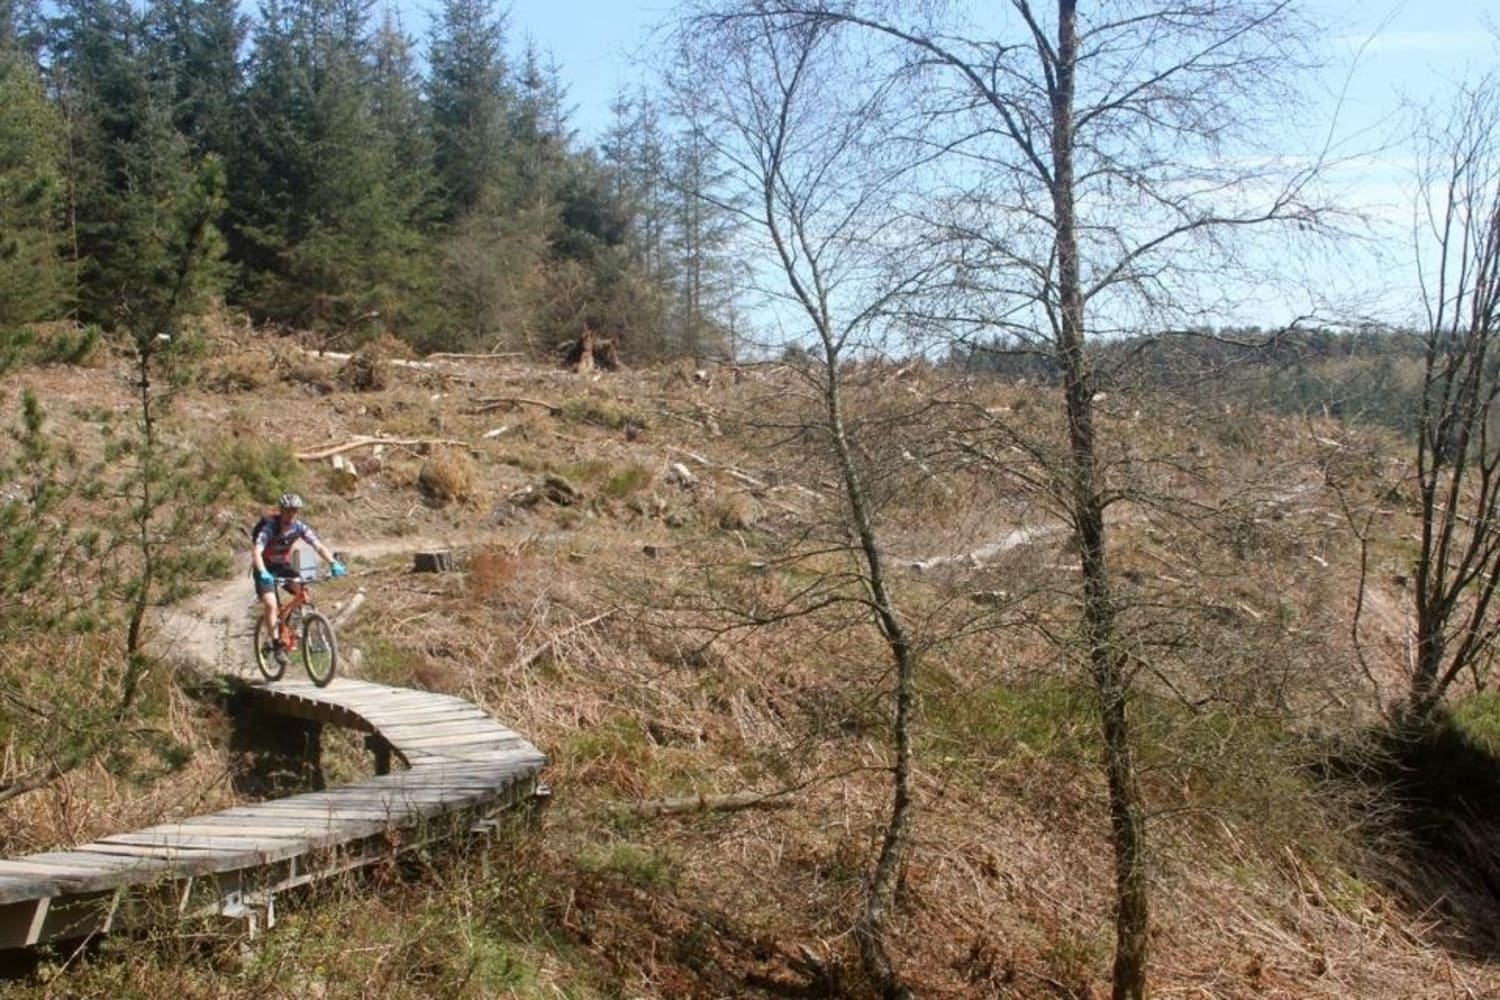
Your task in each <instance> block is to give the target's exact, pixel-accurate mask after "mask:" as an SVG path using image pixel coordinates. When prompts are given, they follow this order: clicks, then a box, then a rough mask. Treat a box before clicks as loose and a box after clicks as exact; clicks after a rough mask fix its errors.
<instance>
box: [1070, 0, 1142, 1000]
mask: <svg viewBox="0 0 1500 1000" xmlns="http://www.w3.org/2000/svg"><path fill="white" fill-rule="evenodd" d="M1057 8H1058V27H1057V35H1058V46H1057V73H1056V78H1055V80H1054V83H1053V86H1052V88H1051V98H1052V109H1051V110H1052V162H1053V178H1052V181H1053V183H1052V199H1053V211H1054V213H1055V218H1056V223H1057V237H1056V239H1057V281H1058V295H1059V309H1058V313H1059V315H1058V326H1057V353H1058V356H1059V357H1058V359H1059V361H1060V362H1061V366H1062V369H1063V389H1064V399H1065V405H1066V409H1067V421H1068V439H1069V447H1070V452H1071V455H1070V457H1071V464H1072V470H1071V472H1072V475H1071V482H1070V484H1069V488H1070V492H1071V497H1070V499H1071V505H1072V508H1073V529H1074V531H1075V532H1076V534H1077V537H1078V547H1079V562H1080V568H1081V570H1082V573H1083V589H1084V599H1083V635H1084V640H1085V643H1086V645H1087V650H1088V660H1089V669H1090V671H1091V672H1092V675H1093V681H1094V688H1095V691H1096V694H1097V696H1098V699H1099V723H1100V731H1101V732H1102V734H1103V738H1104V770H1105V775H1106V778H1107V780H1108V784H1109V818H1110V833H1111V839H1112V841H1113V846H1114V854H1115V964H1114V973H1113V988H1112V994H1111V995H1112V996H1113V998H1114V1000H1143V998H1144V997H1145V996H1146V965H1147V955H1148V949H1149V938H1148V932H1149V929H1150V908H1149V889H1148V885H1147V880H1146V864H1145V859H1146V826H1145V814H1144V809H1143V808H1142V803H1141V793H1140V788H1139V786H1138V785H1137V783H1136V779H1135V760H1134V757H1133V754H1132V749H1131V737H1130V718H1129V712H1128V707H1129V699H1128V688H1129V681H1128V673H1127V664H1126V661H1125V658H1124V656H1123V655H1122V654H1121V652H1120V650H1119V648H1118V643H1117V636H1116V621H1115V604H1114V594H1113V592H1112V589H1111V585H1110V579H1109V566H1108V561H1107V549H1106V544H1105V541H1106V540H1105V528H1104V499H1103V496H1102V493H1101V490H1100V488H1099V483H1098V450H1097V443H1096V440H1095V436H1094V413H1093V407H1094V403H1093V395H1094V390H1093V377H1092V373H1091V372H1090V370H1089V367H1088V359H1087V357H1086V355H1085V351H1084V346H1085V344H1084V336H1085V325H1084V306H1085V303H1084V298H1083V288H1082V283H1081V279H1080V275H1079V262H1078V225H1077V216H1076V213H1075V210H1074V202H1073V198H1074V175H1073V85H1074V70H1075V64H1076V59H1077V51H1078V33H1077V2H1076V0H1058V5H1057Z"/></svg>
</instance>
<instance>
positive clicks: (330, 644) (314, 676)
mask: <svg viewBox="0 0 1500 1000" xmlns="http://www.w3.org/2000/svg"><path fill="white" fill-rule="evenodd" d="M338 661H339V644H338V640H337V639H335V638H334V637H333V623H332V622H330V621H329V620H328V619H327V618H325V617H323V616H322V615H321V614H319V613H318V612H316V611H308V612H306V613H305V614H304V615H303V616H302V665H303V666H304V667H306V668H307V677H308V679H309V680H311V681H312V682H313V683H314V684H316V685H317V686H318V687H326V686H327V685H328V682H329V681H331V680H333V672H334V670H335V668H337V666H338Z"/></svg>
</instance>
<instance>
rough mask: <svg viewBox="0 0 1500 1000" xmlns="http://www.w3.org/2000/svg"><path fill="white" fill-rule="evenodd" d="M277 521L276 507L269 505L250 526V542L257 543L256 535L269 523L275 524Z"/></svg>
mask: <svg viewBox="0 0 1500 1000" xmlns="http://www.w3.org/2000/svg"><path fill="white" fill-rule="evenodd" d="M275 523H276V511H275V509H274V508H271V507H267V508H266V511H265V513H263V514H261V516H260V517H259V518H257V519H256V521H255V523H254V524H252V525H250V528H249V531H250V544H252V545H253V544H255V536H256V535H258V534H260V529H262V528H264V527H265V526H266V525H267V524H275Z"/></svg>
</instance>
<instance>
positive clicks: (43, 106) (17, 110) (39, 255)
mask: <svg viewBox="0 0 1500 1000" xmlns="http://www.w3.org/2000/svg"><path fill="white" fill-rule="evenodd" d="M63 151H64V146H63V142H62V122H61V119H60V118H59V116H58V114H57V112H56V110H55V109H54V108H53V107H52V106H51V105H50V104H49V103H48V102H47V99H46V96H45V95H44V94H43V92H42V83H41V79H40V77H39V76H38V74H37V72H36V70H35V68H34V67H33V66H32V65H31V64H30V61H29V60H28V59H27V58H26V57H25V56H23V55H22V54H21V53H20V52H19V51H17V50H15V49H8V48H6V47H5V45H4V43H0V334H3V333H5V332H6V331H10V330H14V329H15V328H16V327H19V326H20V325H22V324H24V323H29V322H32V321H34V320H39V319H46V318H50V317H54V316H56V315H58V314H59V312H60V311H61V309H62V305H63V302H64V300H65V298H66V293H67V290H68V272H67V269H66V267H65V265H64V264H63V261H62V255H61V249H62V248H61V231H60V224H59V217H58V208H59V206H60V204H61V197H62V192H63V177H62V157H63Z"/></svg>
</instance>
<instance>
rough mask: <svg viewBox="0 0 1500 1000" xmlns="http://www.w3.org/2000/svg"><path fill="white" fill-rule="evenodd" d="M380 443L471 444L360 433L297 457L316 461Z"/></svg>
mask: <svg viewBox="0 0 1500 1000" xmlns="http://www.w3.org/2000/svg"><path fill="white" fill-rule="evenodd" d="M378 444H388V445H393V446H395V447H398V448H414V447H417V446H418V445H435V444H447V445H453V446H454V447H458V448H467V447H468V446H469V443H468V442H467V441H454V440H452V439H450V438H390V437H378V436H377V437H367V436H365V435H359V436H357V437H352V438H350V439H349V440H348V441H345V442H344V443H342V444H331V445H321V446H319V447H317V448H315V449H313V450H312V451H299V452H297V453H296V457H297V459H298V460H299V461H303V462H315V461H317V460H318V459H320V458H331V457H332V456H334V455H339V454H342V453H344V452H346V451H353V450H354V449H356V448H369V447H373V446H374V445H378Z"/></svg>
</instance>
